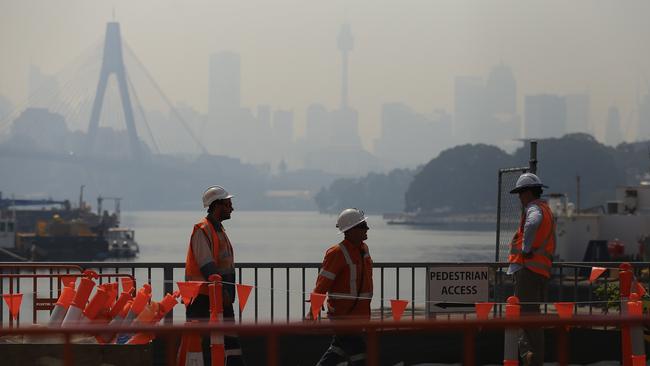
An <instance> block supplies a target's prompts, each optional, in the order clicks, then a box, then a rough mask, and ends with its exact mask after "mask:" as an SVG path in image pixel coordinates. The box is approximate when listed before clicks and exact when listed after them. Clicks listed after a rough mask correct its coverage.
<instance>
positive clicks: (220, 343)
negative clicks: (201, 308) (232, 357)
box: [208, 275, 226, 366]
mask: <svg viewBox="0 0 650 366" xmlns="http://www.w3.org/2000/svg"><path fill="white" fill-rule="evenodd" d="M209 280H210V281H212V283H210V284H209V285H208V295H209V298H210V323H212V324H219V323H223V293H222V292H221V291H222V287H223V285H222V284H221V276H219V275H212V276H210V278H209ZM210 359H211V360H212V366H224V365H225V364H226V348H225V345H224V337H223V333H218V332H212V333H210Z"/></svg>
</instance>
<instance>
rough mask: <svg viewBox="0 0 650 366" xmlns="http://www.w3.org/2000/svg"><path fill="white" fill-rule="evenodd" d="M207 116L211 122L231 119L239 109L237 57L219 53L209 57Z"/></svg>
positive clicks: (238, 64) (239, 88) (239, 90)
mask: <svg viewBox="0 0 650 366" xmlns="http://www.w3.org/2000/svg"><path fill="white" fill-rule="evenodd" d="M208 98H209V101H208V116H209V117H210V120H212V121H213V122H215V121H218V120H219V119H220V118H224V117H225V118H232V117H233V116H234V115H236V114H237V112H238V111H239V108H241V66H240V58H239V55H238V54H236V53H233V52H219V53H216V54H213V55H212V56H210V81H209V96H208Z"/></svg>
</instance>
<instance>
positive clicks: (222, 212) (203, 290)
mask: <svg viewBox="0 0 650 366" xmlns="http://www.w3.org/2000/svg"><path fill="white" fill-rule="evenodd" d="M232 197H233V196H232V195H231V194H229V193H228V192H227V191H226V190H225V189H224V188H223V187H221V186H212V187H209V188H208V189H206V190H205V192H203V207H205V208H207V209H208V214H207V216H206V217H204V218H203V219H202V220H201V221H199V222H198V223H197V224H196V225H194V229H193V231H192V236H191V237H190V244H189V247H188V250H187V259H186V260H185V280H186V281H203V282H206V283H205V284H203V285H201V287H200V289H199V295H198V296H197V297H196V298H195V299H194V301H193V302H192V303H191V304H190V305H189V306H188V307H187V309H186V311H185V315H186V317H187V319H188V320H189V321H191V320H199V321H205V322H207V321H208V320H209V319H210V298H209V297H208V284H207V281H208V278H210V276H211V275H214V274H218V275H220V276H221V278H222V281H223V286H222V289H223V290H222V293H223V319H224V321H226V322H228V321H234V320H235V312H234V309H233V302H234V301H235V263H234V254H233V249H232V245H231V244H230V239H229V238H228V235H226V231H225V229H224V228H223V225H222V222H223V221H225V220H228V219H230V215H231V213H232V211H233V206H232V200H231V199H232ZM202 345H203V356H204V357H203V359H204V365H210V364H211V363H210V361H211V358H210V337H209V336H205V337H203V339H202ZM224 346H225V349H226V365H227V366H238V365H244V360H243V357H242V350H241V346H240V343H239V338H238V337H236V336H235V335H226V336H225V337H224Z"/></svg>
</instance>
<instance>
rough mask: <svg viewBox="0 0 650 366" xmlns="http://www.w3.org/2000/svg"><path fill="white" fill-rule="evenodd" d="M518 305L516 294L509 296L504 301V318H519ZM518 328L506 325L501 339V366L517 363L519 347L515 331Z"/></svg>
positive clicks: (510, 365) (513, 365)
mask: <svg viewBox="0 0 650 366" xmlns="http://www.w3.org/2000/svg"><path fill="white" fill-rule="evenodd" d="M519 314H520V306H519V298H518V297H517V296H510V297H509V298H508V300H507V301H506V319H519ZM518 331H519V329H518V328H514V327H506V328H505V332H504V339H503V366H518V365H519V349H518V348H519V347H518V344H517V343H518V342H517V333H518Z"/></svg>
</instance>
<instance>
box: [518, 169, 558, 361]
mask: <svg viewBox="0 0 650 366" xmlns="http://www.w3.org/2000/svg"><path fill="white" fill-rule="evenodd" d="M542 188H548V187H547V186H545V185H544V184H542V181H541V180H540V179H539V177H537V176H536V175H535V174H532V173H524V174H522V175H521V176H520V177H519V179H517V183H516V185H515V188H514V189H513V190H511V191H510V193H512V194H518V195H519V201H521V205H522V214H521V221H520V224H519V229H518V230H517V232H516V233H515V235H514V237H513V238H512V241H511V242H510V255H509V256H508V262H510V266H509V267H508V274H509V275H512V276H513V278H514V284H515V286H514V292H515V296H517V297H518V298H519V301H520V302H521V303H522V305H521V313H522V315H539V313H540V310H539V303H542V302H544V301H545V300H546V291H547V283H548V280H549V279H550V278H551V267H552V266H553V255H554V254H555V241H556V238H555V219H554V218H553V213H552V212H551V209H550V207H549V205H548V203H546V201H544V200H542V199H541V196H542V193H543V189H542ZM526 303H532V304H526ZM518 343H519V355H520V357H521V359H522V361H523V364H524V365H534V366H537V365H540V366H541V365H542V364H543V363H544V330H543V329H542V328H527V329H522V330H521V331H520V336H519V340H518Z"/></svg>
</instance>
